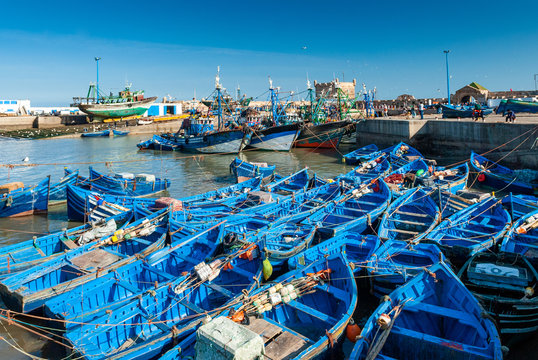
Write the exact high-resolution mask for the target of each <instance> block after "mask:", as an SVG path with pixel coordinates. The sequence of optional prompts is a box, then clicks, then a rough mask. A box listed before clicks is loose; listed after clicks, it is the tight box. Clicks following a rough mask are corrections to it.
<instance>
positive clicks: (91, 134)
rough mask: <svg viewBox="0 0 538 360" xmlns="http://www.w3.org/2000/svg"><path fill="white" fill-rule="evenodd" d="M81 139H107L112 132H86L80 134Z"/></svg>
mask: <svg viewBox="0 0 538 360" xmlns="http://www.w3.org/2000/svg"><path fill="white" fill-rule="evenodd" d="M80 136H81V137H106V136H110V130H103V131H95V132H86V133H82V134H80Z"/></svg>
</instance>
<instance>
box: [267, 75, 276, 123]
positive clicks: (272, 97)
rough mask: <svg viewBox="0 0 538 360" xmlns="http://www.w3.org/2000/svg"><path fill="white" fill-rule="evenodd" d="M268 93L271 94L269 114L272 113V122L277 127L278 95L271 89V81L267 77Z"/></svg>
mask: <svg viewBox="0 0 538 360" xmlns="http://www.w3.org/2000/svg"><path fill="white" fill-rule="evenodd" d="M269 91H270V92H271V112H272V113H273V122H274V123H275V126H278V108H277V105H278V94H277V93H276V91H275V88H274V87H273V80H272V79H271V77H270V76H269Z"/></svg>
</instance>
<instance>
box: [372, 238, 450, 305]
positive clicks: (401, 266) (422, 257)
mask: <svg viewBox="0 0 538 360" xmlns="http://www.w3.org/2000/svg"><path fill="white" fill-rule="evenodd" d="M444 260H445V257H444V255H443V253H442V252H441V251H440V250H439V248H438V247H437V246H436V245H434V244H423V243H419V244H416V245H409V244H407V243H405V242H403V241H394V240H389V241H386V242H385V243H384V244H383V245H382V246H381V247H380V248H378V249H376V250H375V252H374V253H373V254H372V257H371V258H369V259H368V263H367V264H366V270H367V272H368V275H369V277H370V284H371V289H372V291H373V292H374V295H375V296H377V297H382V296H384V295H388V294H390V293H391V292H393V291H394V290H395V289H396V288H398V287H399V286H401V285H403V284H405V283H406V282H407V281H409V280H410V279H412V278H413V277H415V276H416V275H417V274H419V273H420V272H422V271H423V270H424V269H426V268H429V267H431V266H432V265H434V264H437V263H438V262H439V261H444Z"/></svg>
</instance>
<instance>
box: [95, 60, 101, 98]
mask: <svg viewBox="0 0 538 360" xmlns="http://www.w3.org/2000/svg"><path fill="white" fill-rule="evenodd" d="M99 60H101V58H100V57H97V56H96V57H95V63H96V64H97V93H96V94H95V103H96V104H97V103H98V102H99Z"/></svg>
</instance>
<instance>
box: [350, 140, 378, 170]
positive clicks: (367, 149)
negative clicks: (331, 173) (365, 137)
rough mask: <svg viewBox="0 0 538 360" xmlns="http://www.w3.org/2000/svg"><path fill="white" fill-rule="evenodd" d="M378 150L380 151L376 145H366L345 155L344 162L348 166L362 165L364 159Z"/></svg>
mask: <svg viewBox="0 0 538 360" xmlns="http://www.w3.org/2000/svg"><path fill="white" fill-rule="evenodd" d="M378 150H379V149H378V147H377V145H375V144H370V145H366V146H363V147H361V148H360V149H357V150H355V151H352V152H350V153H348V154H345V155H344V156H343V158H342V161H343V162H345V163H346V165H356V164H358V163H360V162H361V159H363V158H364V157H365V156H368V155H370V154H372V153H374V152H376V151H378Z"/></svg>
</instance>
